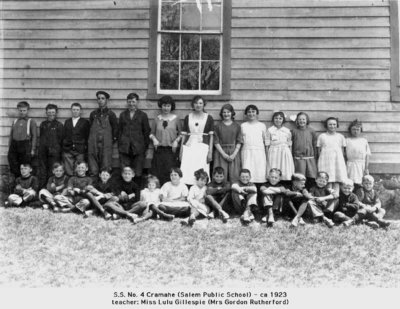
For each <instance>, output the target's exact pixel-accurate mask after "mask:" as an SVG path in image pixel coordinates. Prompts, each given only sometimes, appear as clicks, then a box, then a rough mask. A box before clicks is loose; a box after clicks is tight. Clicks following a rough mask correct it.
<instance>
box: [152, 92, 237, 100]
mask: <svg viewBox="0 0 400 309" xmlns="http://www.w3.org/2000/svg"><path fill="white" fill-rule="evenodd" d="M165 95H166V94H147V97H146V99H147V100H149V101H157V100H159V99H160V98H161V97H163V96H165ZM168 95H170V96H171V97H172V98H173V99H174V100H175V101H190V100H192V99H193V97H194V96H196V95H197V94H193V95H190V94H168ZM200 95H201V94H200ZM201 96H202V97H203V98H204V99H205V100H207V101H229V100H230V99H231V96H230V95H227V94H225V95H223V94H222V95H201Z"/></svg>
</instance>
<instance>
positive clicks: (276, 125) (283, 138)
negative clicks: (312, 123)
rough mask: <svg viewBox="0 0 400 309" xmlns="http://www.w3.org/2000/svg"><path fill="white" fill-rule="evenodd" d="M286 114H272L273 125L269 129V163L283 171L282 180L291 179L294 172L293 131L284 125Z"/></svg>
mask: <svg viewBox="0 0 400 309" xmlns="http://www.w3.org/2000/svg"><path fill="white" fill-rule="evenodd" d="M284 122H285V114H284V113H283V112H275V113H274V114H273V115H272V124H273V125H272V127H269V128H268V130H267V146H268V163H269V166H270V167H271V168H277V169H280V170H281V171H282V176H281V180H284V181H288V180H291V178H292V175H293V173H294V163H293V156H292V151H291V147H292V133H290V130H289V129H288V128H286V127H284V126H283V123H284Z"/></svg>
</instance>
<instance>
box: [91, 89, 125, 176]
mask: <svg viewBox="0 0 400 309" xmlns="http://www.w3.org/2000/svg"><path fill="white" fill-rule="evenodd" d="M96 98H97V103H98V105H99V108H97V109H96V110H94V111H92V112H91V113H90V117H89V121H90V133H89V148H88V162H89V171H90V175H91V176H97V175H98V174H99V171H100V169H101V168H103V167H106V168H111V167H112V149H113V143H114V142H116V141H117V139H118V119H117V116H116V115H115V113H114V112H113V111H112V110H111V109H109V108H108V106H107V105H108V102H109V99H110V95H109V94H108V93H107V92H105V91H97V92H96Z"/></svg>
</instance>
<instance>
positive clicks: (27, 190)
mask: <svg viewBox="0 0 400 309" xmlns="http://www.w3.org/2000/svg"><path fill="white" fill-rule="evenodd" d="M20 173H21V176H20V177H18V178H17V179H16V181H15V184H16V185H15V188H14V193H13V194H10V196H9V197H8V201H7V202H6V206H27V204H28V203H29V202H32V201H34V200H35V199H36V192H37V190H38V187H39V182H38V179H37V178H36V177H35V176H32V166H31V165H30V164H29V163H23V164H21V166H20Z"/></svg>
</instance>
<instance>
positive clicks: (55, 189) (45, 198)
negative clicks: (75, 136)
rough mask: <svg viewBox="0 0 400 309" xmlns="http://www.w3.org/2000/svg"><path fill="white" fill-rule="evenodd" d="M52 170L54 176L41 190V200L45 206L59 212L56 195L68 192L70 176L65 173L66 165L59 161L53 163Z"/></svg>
mask: <svg viewBox="0 0 400 309" xmlns="http://www.w3.org/2000/svg"><path fill="white" fill-rule="evenodd" d="M52 171H53V176H51V177H50V178H49V180H48V182H47V186H46V188H44V189H42V190H40V191H39V200H40V201H41V202H42V203H43V208H45V209H48V208H49V207H52V208H53V210H54V211H56V212H57V211H58V210H59V209H58V206H57V203H56V202H55V200H54V197H55V196H56V195H60V194H65V193H66V190H67V186H68V176H67V175H65V170H64V166H63V165H62V164H61V163H59V162H56V163H54V164H53V169H52Z"/></svg>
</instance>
